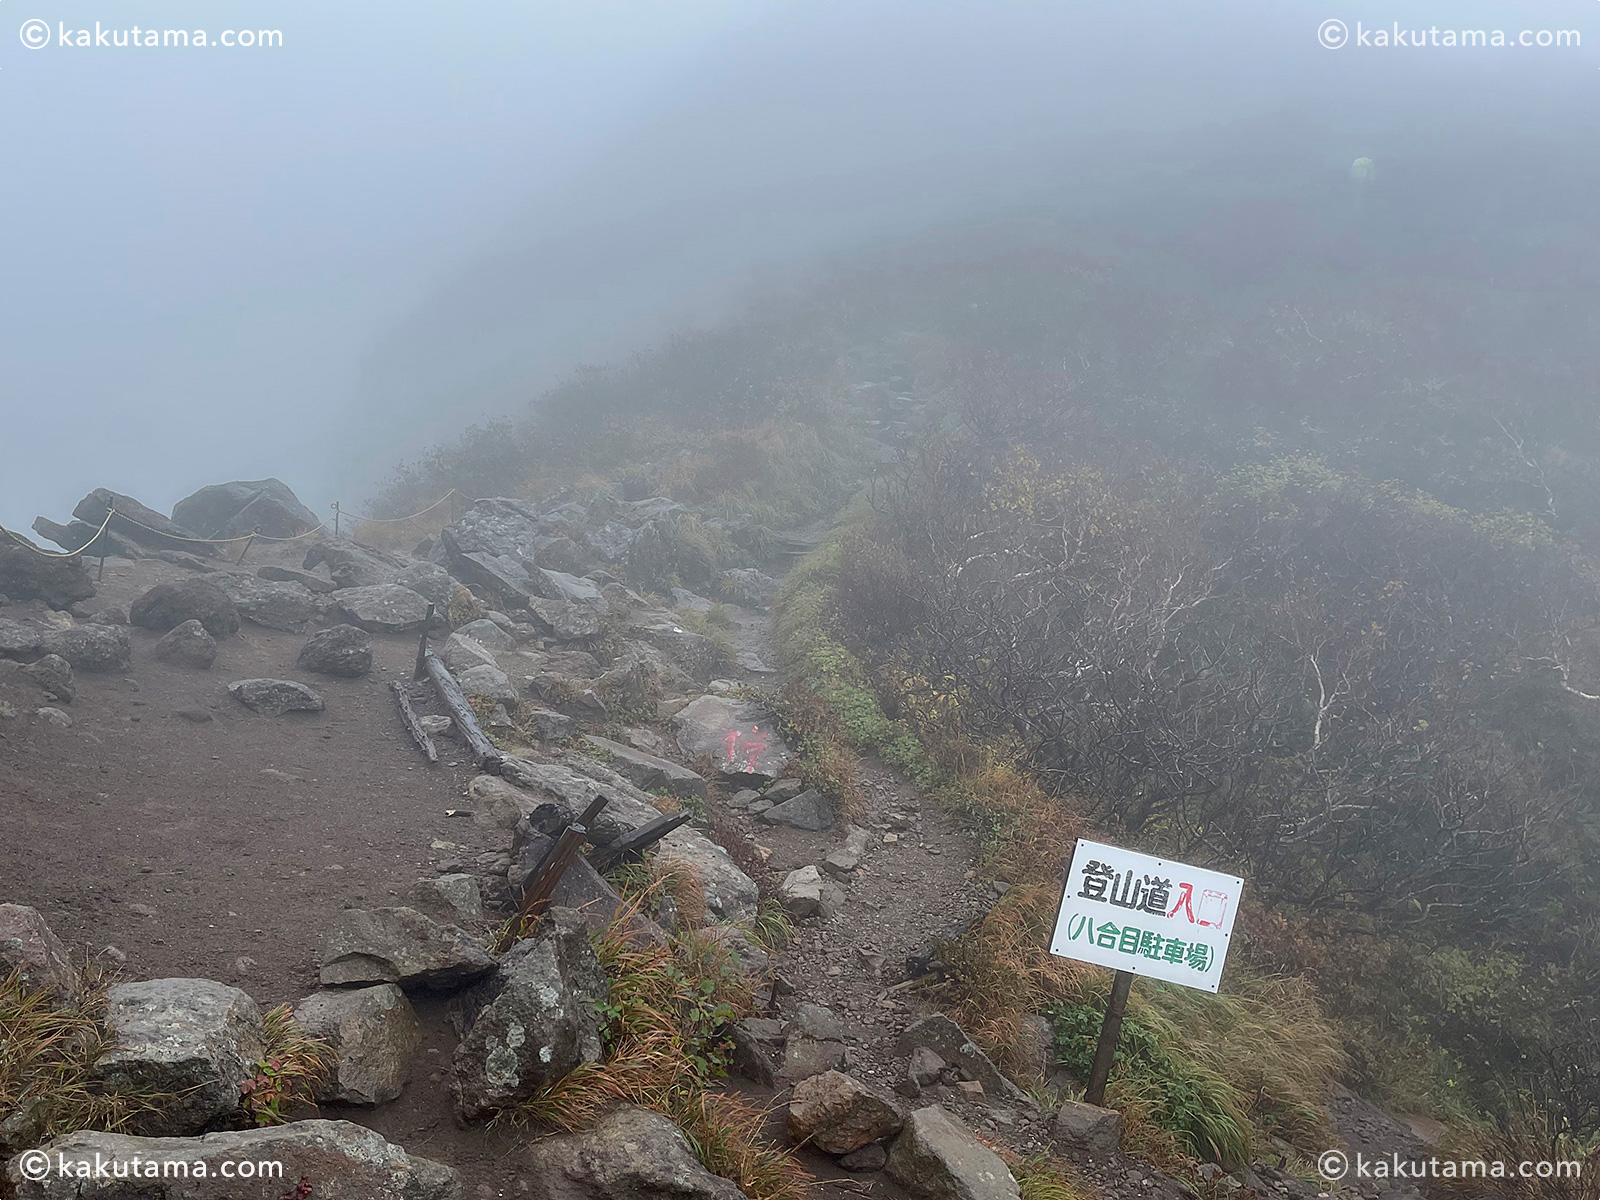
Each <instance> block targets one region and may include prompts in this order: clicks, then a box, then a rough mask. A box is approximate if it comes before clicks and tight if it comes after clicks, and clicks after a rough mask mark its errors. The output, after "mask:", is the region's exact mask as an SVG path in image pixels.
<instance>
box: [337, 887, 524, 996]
mask: <svg viewBox="0 0 1600 1200" xmlns="http://www.w3.org/2000/svg"><path fill="white" fill-rule="evenodd" d="M494 965H495V963H494V959H493V958H491V957H490V956H489V952H488V951H487V950H485V949H484V948H483V946H482V944H481V943H480V942H479V941H478V939H477V938H475V937H473V936H472V935H471V934H470V933H468V932H467V931H466V930H464V929H462V928H461V927H460V926H458V925H445V924H441V923H440V922H438V921H435V920H433V919H432V918H431V917H427V916H424V915H423V914H422V913H420V912H418V911H417V910H416V909H414V908H405V907H399V908H374V909H364V908H352V909H347V910H346V911H345V912H344V914H343V916H342V918H341V919H340V921H339V924H338V926H337V928H335V929H334V931H333V933H332V935H331V936H330V937H329V938H328V945H327V948H326V950H325V951H324V952H323V956H322V970H321V972H320V978H321V981H322V984H323V986H324V987H344V986H348V985H350V984H358V983H368V984H370V983H398V984H399V985H400V986H401V987H422V988H430V989H432V990H434V991H452V990H454V989H456V988H459V987H464V986H466V985H467V984H469V983H472V982H474V981H476V980H478V979H481V978H483V976H485V975H487V974H488V973H489V972H490V971H492V970H494Z"/></svg>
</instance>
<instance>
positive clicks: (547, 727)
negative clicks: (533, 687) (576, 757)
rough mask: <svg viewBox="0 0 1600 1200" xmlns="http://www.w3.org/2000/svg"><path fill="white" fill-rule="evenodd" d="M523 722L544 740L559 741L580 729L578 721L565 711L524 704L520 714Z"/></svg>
mask: <svg viewBox="0 0 1600 1200" xmlns="http://www.w3.org/2000/svg"><path fill="white" fill-rule="evenodd" d="M519 715H520V716H521V718H522V723H523V724H524V725H526V726H527V727H528V728H529V729H531V730H533V732H534V733H535V734H537V735H538V737H539V740H540V741H542V742H559V741H562V740H563V739H565V738H569V737H571V736H572V735H573V734H574V733H576V732H577V730H578V723H577V722H576V721H574V720H573V719H572V718H571V717H569V716H566V715H565V714H563V713H558V712H556V711H554V710H553V709H548V708H530V707H528V706H526V705H524V706H523V707H522V709H521V711H520V714H519Z"/></svg>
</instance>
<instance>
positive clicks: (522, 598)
mask: <svg viewBox="0 0 1600 1200" xmlns="http://www.w3.org/2000/svg"><path fill="white" fill-rule="evenodd" d="M444 538H445V545H446V546H447V547H448V546H449V545H450V531H449V530H448V529H447V530H445V532H444ZM449 561H450V571H451V574H453V575H454V576H455V577H456V578H457V579H459V580H461V582H462V583H464V584H466V585H467V586H468V587H469V588H476V589H478V590H479V591H481V592H483V593H484V594H486V595H490V596H494V597H496V598H498V599H499V600H500V601H501V602H502V603H504V604H507V605H508V606H510V607H512V608H525V607H526V606H527V603H528V601H529V600H530V599H532V598H533V596H534V595H535V593H534V590H533V576H531V575H530V574H529V573H528V571H527V570H526V569H525V568H524V567H523V565H522V563H521V562H520V561H519V560H518V559H515V558H512V557H510V556H509V555H505V554H490V553H489V552H487V551H483V550H473V551H467V552H463V553H456V554H452V555H451V557H450V560H449Z"/></svg>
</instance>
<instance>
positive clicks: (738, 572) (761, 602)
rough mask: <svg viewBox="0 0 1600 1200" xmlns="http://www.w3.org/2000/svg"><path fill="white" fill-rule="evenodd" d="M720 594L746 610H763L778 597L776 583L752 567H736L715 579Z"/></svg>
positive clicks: (770, 577)
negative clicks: (741, 605)
mask: <svg viewBox="0 0 1600 1200" xmlns="http://www.w3.org/2000/svg"><path fill="white" fill-rule="evenodd" d="M717 586H718V587H719V588H720V589H721V591H722V594H723V595H724V596H727V597H728V598H729V599H730V600H733V601H735V602H737V603H739V604H743V605H744V606H745V607H747V608H765V607H767V605H769V604H771V603H772V602H773V600H775V599H777V596H778V581H777V580H776V579H774V578H772V576H770V575H766V574H763V573H762V572H760V571H758V570H756V569H755V568H754V567H736V568H734V569H733V570H731V571H724V572H723V573H722V574H721V575H719V576H718V577H717Z"/></svg>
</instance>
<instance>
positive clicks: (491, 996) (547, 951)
mask: <svg viewBox="0 0 1600 1200" xmlns="http://www.w3.org/2000/svg"><path fill="white" fill-rule="evenodd" d="M609 994H610V990H609V986H608V984H607V981H606V975H605V971H604V970H603V969H602V968H601V966H600V960H599V959H598V958H596V957H595V952H594V948H593V947H592V946H591V945H590V944H589V933H588V930H587V928H586V927H585V926H584V923H583V921H582V919H581V918H580V917H579V914H578V913H576V912H574V911H572V910H571V909H567V908H550V909H547V910H546V912H545V914H544V916H543V918H541V919H540V922H539V926H538V930H537V931H536V933H535V934H534V936H533V937H531V938H528V939H526V940H524V941H521V942H518V943H517V944H516V945H515V946H513V947H512V948H511V949H510V950H509V951H508V952H507V953H506V955H505V957H504V958H502V959H501V960H500V968H499V970H497V971H496V972H495V973H494V975H493V976H491V977H490V978H488V979H486V980H485V981H484V982H483V983H482V984H480V985H479V986H478V987H477V988H475V989H474V990H473V992H472V994H471V995H470V996H468V997H465V998H464V1001H465V1013H466V1021H465V1028H464V1030H463V1033H462V1037H461V1042H460V1044H459V1045H457V1047H456V1053H455V1060H454V1064H453V1066H452V1069H451V1075H450V1091H451V1094H452V1095H453V1096H454V1097H455V1100H456V1111H457V1113H458V1114H459V1115H460V1116H461V1117H462V1118H463V1119H465V1120H473V1119H475V1118H478V1117H482V1116H485V1115H487V1114H489V1113H492V1112H495V1111H497V1110H499V1109H502V1108H506V1107H508V1106H510V1105H513V1104H516V1103H517V1102H518V1101H521V1100H526V1099H528V1098H530V1097H531V1096H533V1095H534V1094H535V1093H537V1092H538V1091H539V1090H540V1089H541V1088H544V1087H546V1086H548V1085H549V1084H551V1083H554V1082H555V1081H556V1080H558V1079H561V1078H562V1077H564V1076H565V1075H567V1074H568V1073H570V1072H571V1071H572V1070H573V1069H574V1068H575V1067H577V1066H579V1065H580V1064H583V1063H594V1062H599V1061H600V1051H601V1046H600V1015H599V1012H598V1005H600V1004H601V1003H603V1002H604V1001H605V999H606V998H607V996H608V995H609Z"/></svg>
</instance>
